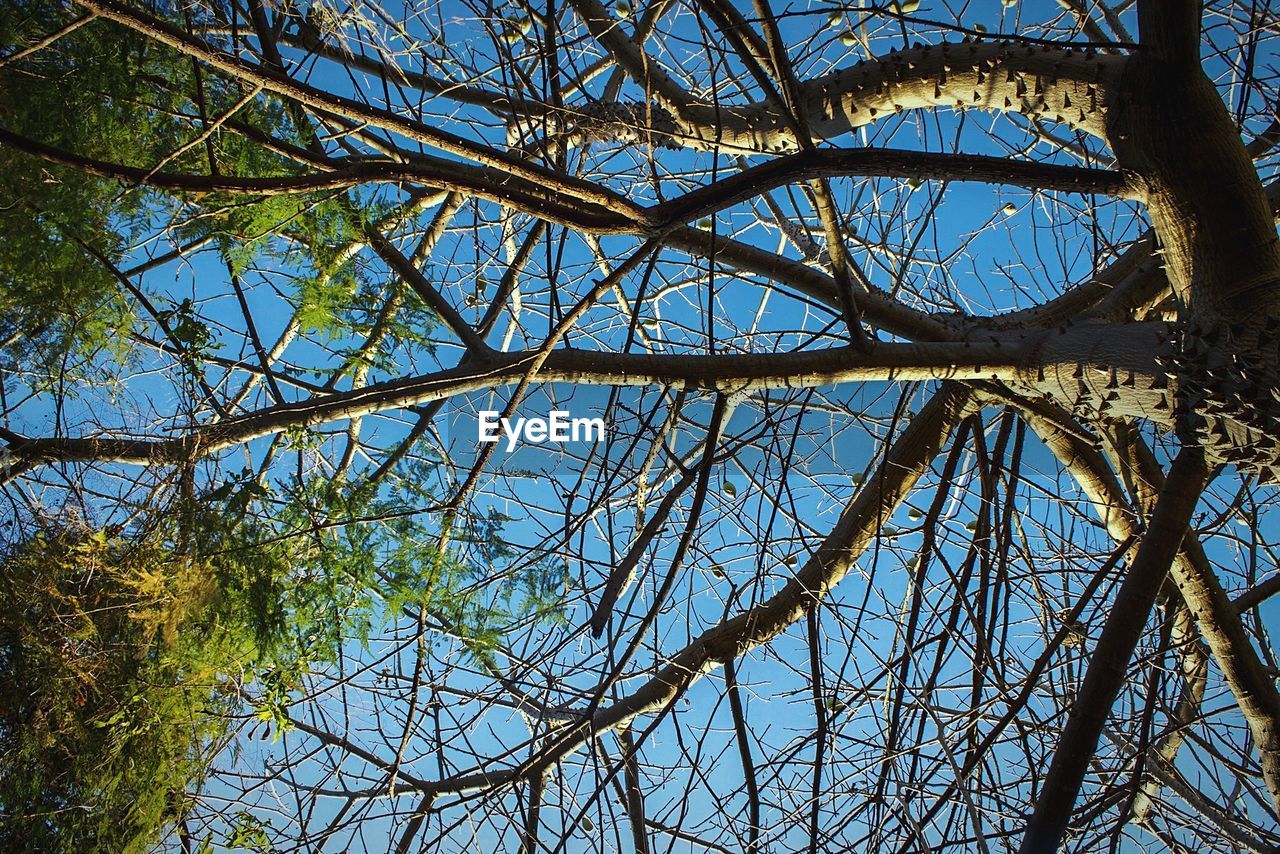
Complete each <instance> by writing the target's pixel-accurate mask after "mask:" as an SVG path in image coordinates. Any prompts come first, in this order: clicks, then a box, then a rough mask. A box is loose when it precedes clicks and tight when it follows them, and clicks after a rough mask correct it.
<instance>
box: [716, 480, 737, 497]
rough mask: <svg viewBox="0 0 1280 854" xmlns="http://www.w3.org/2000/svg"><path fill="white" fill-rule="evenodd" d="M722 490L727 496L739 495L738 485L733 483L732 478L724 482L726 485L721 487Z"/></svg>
mask: <svg viewBox="0 0 1280 854" xmlns="http://www.w3.org/2000/svg"><path fill="white" fill-rule="evenodd" d="M720 491H721V492H723V493H724V494H725V497H726V498H737V497H738V487H736V486H734V485H733V481H731V480H726V481H725V482H724V486H722V487H721V488H720Z"/></svg>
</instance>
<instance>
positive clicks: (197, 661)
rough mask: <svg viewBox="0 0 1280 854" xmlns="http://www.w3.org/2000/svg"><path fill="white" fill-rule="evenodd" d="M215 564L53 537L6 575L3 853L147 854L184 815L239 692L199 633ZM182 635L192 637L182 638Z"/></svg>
mask: <svg viewBox="0 0 1280 854" xmlns="http://www.w3.org/2000/svg"><path fill="white" fill-rule="evenodd" d="M214 587H215V585H214V584H213V582H212V579H211V577H210V576H209V574H208V568H207V567H204V566H201V565H200V564H197V563H191V562H187V561H176V560H172V559H169V558H168V557H167V556H166V554H165V553H164V552H163V551H161V550H160V549H159V547H158V546H157V544H155V543H153V542H130V541H126V540H123V539H119V538H113V537H110V536H108V535H106V534H105V533H103V532H87V531H74V530H67V529H62V530H52V531H46V532H41V533H38V534H36V535H35V536H33V537H31V538H29V539H27V540H25V541H24V542H21V543H19V544H17V545H15V546H12V547H11V548H10V549H9V550H8V552H7V554H5V555H4V558H3V565H2V567H0V812H2V814H3V817H2V818H0V848H3V849H4V850H6V851H40V852H55V851H125V852H128V851H144V850H147V848H148V847H149V845H150V844H151V843H152V841H153V840H154V839H155V837H156V835H157V833H158V832H159V830H160V829H162V828H164V827H166V826H169V825H172V824H173V823H174V822H176V821H177V820H179V819H180V818H181V816H182V814H183V813H184V811H185V809H186V805H187V803H188V800H187V798H188V794H187V793H188V792H189V791H190V790H191V789H192V787H193V786H195V785H197V784H198V782H199V780H200V778H201V775H202V774H203V769H204V765H205V762H204V754H205V753H206V752H207V750H208V746H209V745H210V744H211V743H212V742H213V741H214V740H215V739H216V738H217V737H218V736H219V735H220V734H221V733H222V731H223V730H224V729H225V725H226V723H225V722H226V718H225V717H222V716H221V714H222V713H225V712H226V711H228V710H229V708H230V705H231V701H232V698H233V696H234V689H233V688H232V687H231V686H230V685H229V683H227V682H225V681H224V680H223V679H222V678H221V677H219V676H218V675H217V674H216V672H215V671H216V670H217V669H220V668H215V667H214V666H212V665H214V664H215V663H217V662H216V660H217V659H218V658H221V657H225V656H226V655H227V654H228V652H230V650H227V649H215V648H213V647H214V646H222V647H226V646H227V645H228V644H230V645H232V646H234V642H231V641H229V640H228V639H220V640H218V642H217V644H214V645H212V646H211V645H210V644H209V641H210V639H211V637H210V635H209V634H208V632H207V631H205V632H200V631H198V630H197V631H193V632H192V633H191V637H188V636H187V632H186V628H185V627H186V626H188V625H191V624H192V618H193V616H194V615H196V614H198V613H199V612H200V611H201V610H202V609H203V608H204V607H205V604H206V603H207V601H208V599H209V597H210V596H211V595H212V594H213V592H214ZM180 627H182V631H180Z"/></svg>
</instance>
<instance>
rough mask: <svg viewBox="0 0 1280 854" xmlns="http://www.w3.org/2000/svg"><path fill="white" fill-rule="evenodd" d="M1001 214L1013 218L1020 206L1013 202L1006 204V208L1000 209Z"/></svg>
mask: <svg viewBox="0 0 1280 854" xmlns="http://www.w3.org/2000/svg"><path fill="white" fill-rule="evenodd" d="M1000 212H1001V213H1002V214H1004V215H1005V216H1013V215H1014V214H1016V213H1017V212H1018V206H1017V205H1015V204H1014V203H1013V202H1006V203H1005V206H1004V207H1002V208H1001V209H1000Z"/></svg>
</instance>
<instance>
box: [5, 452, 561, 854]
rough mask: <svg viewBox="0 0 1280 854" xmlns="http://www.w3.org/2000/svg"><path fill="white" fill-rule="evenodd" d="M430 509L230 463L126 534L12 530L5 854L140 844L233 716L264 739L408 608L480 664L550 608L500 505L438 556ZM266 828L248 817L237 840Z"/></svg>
mask: <svg viewBox="0 0 1280 854" xmlns="http://www.w3.org/2000/svg"><path fill="white" fill-rule="evenodd" d="M409 494H410V495H413V496H416V497H425V496H426V492H425V491H424V490H422V489H421V488H420V487H414V488H411V489H410V490H409ZM428 520H429V517H426V516H425V515H424V514H422V513H420V512H417V511H416V510H415V509H413V508H412V507H410V506H408V505H407V504H406V503H405V502H404V501H403V500H396V499H392V498H388V497H386V496H385V495H378V494H377V493H375V492H374V491H372V490H370V489H362V488H358V487H353V486H350V485H347V484H337V483H334V482H331V481H328V480H308V481H299V482H292V483H288V484H283V485H277V486H275V487H270V486H268V485H264V484H263V483H261V482H259V481H258V480H257V479H256V478H255V477H253V476H251V475H250V474H249V473H248V472H245V473H243V474H242V475H241V476H239V477H237V478H233V479H231V480H229V481H227V482H225V483H224V484H222V485H221V486H219V487H217V488H216V489H213V490H210V491H209V492H207V493H206V494H205V495H204V496H203V497H202V498H201V499H200V500H199V501H197V502H195V503H191V504H181V505H179V506H177V507H175V508H171V509H170V511H169V512H165V513H162V514H157V515H156V517H155V519H154V520H153V521H152V522H151V523H150V524H149V525H148V526H146V527H144V528H139V529H136V530H131V531H130V532H128V533H123V532H118V531H113V532H107V531H103V530H93V529H91V528H87V527H84V526H68V525H46V526H45V527H44V528H41V529H38V530H36V531H35V532H34V533H32V534H30V535H28V536H26V537H25V538H22V539H20V540H19V541H17V542H14V543H12V544H10V545H9V546H8V548H7V549H5V550H4V551H3V552H2V553H0V849H3V850H14V851H18V850H29V851H99V850H101V851H113V852H114V851H143V850H147V849H148V847H149V846H150V845H152V844H153V843H154V842H155V841H156V840H157V839H158V838H159V837H161V836H162V835H163V834H164V833H166V832H167V831H168V830H170V829H172V828H173V827H174V826H175V825H176V824H177V823H179V822H180V821H181V819H182V816H183V815H184V813H185V811H186V810H187V809H188V808H189V805H190V804H191V803H192V799H193V798H194V797H195V796H196V793H197V792H198V790H199V787H200V785H201V783H202V780H203V778H204V775H205V773H206V771H207V768H208V763H209V761H210V760H211V758H212V756H213V754H215V753H216V752H217V750H218V749H219V747H220V745H221V744H222V743H223V742H224V741H225V740H226V739H227V738H228V736H229V735H230V723H231V722H232V721H233V720H235V719H236V718H237V717H238V716H244V715H245V714H246V713H252V715H253V716H255V717H256V720H255V721H254V722H253V723H252V724H251V727H250V733H251V734H256V733H261V734H262V736H263V737H266V736H267V735H272V736H275V737H279V735H280V734H281V733H283V732H286V731H287V730H288V729H289V728H290V723H289V718H288V708H289V704H290V701H291V698H292V697H293V696H295V695H296V693H297V692H298V691H299V690H300V689H302V688H303V687H304V682H305V680H306V679H307V678H308V676H309V674H311V673H313V672H315V671H316V670H317V669H321V668H324V667H327V666H329V665H331V664H333V663H335V662H338V661H340V660H341V659H342V658H343V657H344V654H345V655H349V654H350V651H351V647H350V645H353V644H355V645H367V644H368V642H369V640H370V638H371V637H372V636H373V635H374V633H375V632H376V631H378V630H380V629H383V628H385V627H386V626H387V625H388V624H389V623H393V622H396V621H401V620H404V619H406V618H407V616H408V615H410V614H415V613H417V611H418V609H421V610H422V611H423V612H424V613H425V614H426V615H428V616H429V617H430V619H431V622H432V623H433V624H437V625H441V626H444V627H445V628H446V629H447V632H448V634H449V635H450V636H452V637H455V638H461V639H462V640H463V642H464V643H465V644H466V646H467V649H468V650H469V652H470V653H471V654H472V655H473V656H474V657H475V658H476V659H477V661H479V662H481V663H485V664H487V663H488V662H489V653H490V651H491V649H492V648H493V646H494V645H495V644H496V643H497V641H498V640H499V639H500V637H501V635H502V633H503V631H504V630H505V629H506V628H507V627H509V625H510V624H511V623H512V622H513V621H517V620H525V619H547V618H552V619H554V618H557V616H558V610H557V607H558V602H559V601H560V599H561V595H562V589H563V588H562V585H563V584H564V582H565V577H566V576H565V569H564V565H563V563H560V562H557V563H554V564H533V565H530V566H528V567H526V568H524V569H523V570H521V571H519V572H514V571H511V565H512V563H513V561H514V559H515V558H517V557H518V556H517V554H516V552H515V551H514V550H513V549H511V548H510V546H508V545H507V544H506V543H505V542H504V541H503V539H502V536H501V529H502V525H503V524H504V523H505V522H507V521H508V520H507V519H506V518H505V517H503V516H501V515H499V514H496V513H491V514H489V515H488V516H484V517H479V518H474V519H470V520H467V521H466V522H465V523H458V524H456V525H454V526H453V527H452V530H451V531H450V534H451V537H452V539H451V541H452V542H453V543H454V544H455V545H453V546H451V547H449V548H447V549H443V550H442V549H441V546H440V544H441V537H440V532H439V531H438V530H433V529H432V527H431V526H430V524H429V521H428ZM246 703H249V704H251V705H248V706H246ZM250 818H251V817H250ZM264 832H265V831H264V830H263V828H262V827H260V826H257V825H255V824H254V823H253V822H252V821H251V820H249V819H245V820H244V821H241V822H240V823H239V824H237V825H236V830H235V834H236V835H237V839H239V841H238V842H237V843H236V844H238V845H241V846H248V847H250V848H253V847H254V846H255V845H258V844H259V843H262V841H263V833H264ZM264 850H265V849H264Z"/></svg>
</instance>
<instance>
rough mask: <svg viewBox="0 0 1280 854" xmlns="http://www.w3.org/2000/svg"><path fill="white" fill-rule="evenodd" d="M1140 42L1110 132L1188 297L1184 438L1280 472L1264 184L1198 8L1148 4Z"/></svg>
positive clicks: (1273, 475)
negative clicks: (1202, 41)
mask: <svg viewBox="0 0 1280 854" xmlns="http://www.w3.org/2000/svg"><path fill="white" fill-rule="evenodd" d="M1139 7H1140V15H1139V23H1140V25H1141V28H1142V50H1141V51H1139V52H1138V53H1137V54H1135V55H1134V56H1132V57H1130V58H1129V61H1128V62H1127V63H1126V64H1125V68H1124V71H1123V73H1122V74H1121V75H1120V76H1119V78H1118V79H1117V81H1116V83H1115V89H1114V97H1113V98H1112V101H1111V106H1110V108H1109V109H1108V111H1107V116H1106V135H1107V138H1108V140H1109V141H1110V143H1111V147H1112V149H1113V150H1114V151H1115V154H1116V158H1117V160H1118V162H1119V165H1120V166H1121V168H1122V169H1124V170H1126V171H1129V172H1131V173H1133V174H1134V175H1136V176H1137V177H1138V178H1139V179H1141V180H1142V181H1144V182H1145V183H1146V185H1147V197H1148V202H1147V206H1148V210H1149V212H1150V215H1151V221H1152V224H1153V226H1154V228H1155V232H1156V235H1157V237H1158V238H1159V241H1160V243H1161V247H1162V248H1161V252H1162V254H1163V258H1164V262H1165V265H1166V269H1167V272H1168V276H1169V281H1170V282H1171V284H1172V285H1173V288H1174V292H1175V294H1176V296H1177V297H1178V300H1179V303H1180V311H1179V315H1180V320H1181V321H1182V323H1181V324H1180V326H1181V329H1180V331H1179V337H1178V340H1177V341H1176V342H1175V347H1174V351H1175V356H1174V362H1173V366H1172V367H1173V371H1174V373H1175V374H1176V375H1177V378H1178V381H1177V395H1176V424H1177V429H1178V433H1179V435H1180V437H1181V438H1182V440H1183V441H1185V442H1191V443H1195V444H1198V445H1200V446H1201V447H1203V448H1204V449H1205V450H1206V451H1207V452H1208V453H1209V454H1210V455H1211V456H1212V457H1213V458H1214V459H1216V460H1219V461H1224V462H1230V463H1234V464H1236V465H1237V466H1238V467H1240V468H1241V469H1243V470H1245V471H1248V472H1252V473H1254V474H1256V475H1258V476H1259V478H1260V479H1263V480H1276V479H1277V478H1278V477H1280V369H1278V366H1280V241H1277V237H1276V228H1275V221H1274V219H1273V217H1272V214H1271V207H1270V205H1269V203H1268V201H1267V197H1266V193H1265V191H1264V190H1263V187H1262V184H1261V182H1260V181H1259V179H1258V174H1257V171H1256V169H1255V168H1254V165H1253V161H1252V160H1251V159H1250V157H1249V154H1248V152H1247V151H1246V149H1245V146H1244V143H1243V142H1242V141H1241V139H1240V135H1239V133H1238V131H1237V129H1236V126H1235V123H1234V122H1233V121H1232V119H1231V116H1230V115H1229V114H1228V112H1227V108H1226V106H1225V105H1224V104H1223V103H1222V99H1221V98H1220V97H1219V95H1218V92H1217V89H1216V88H1215V87H1214V85H1213V82H1212V81H1211V80H1210V79H1209V78H1208V77H1207V76H1206V75H1205V73H1204V71H1203V69H1202V68H1201V66H1200V62H1199V57H1198V55H1197V49H1198V42H1199V5H1198V4H1197V3H1194V2H1190V0H1160V2H1144V3H1140V4H1139Z"/></svg>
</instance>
